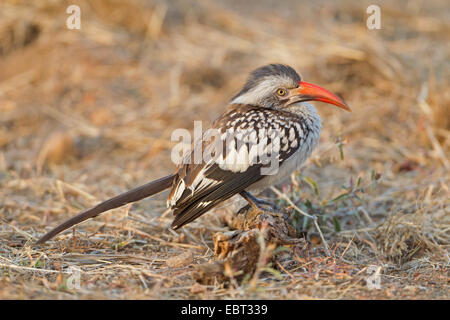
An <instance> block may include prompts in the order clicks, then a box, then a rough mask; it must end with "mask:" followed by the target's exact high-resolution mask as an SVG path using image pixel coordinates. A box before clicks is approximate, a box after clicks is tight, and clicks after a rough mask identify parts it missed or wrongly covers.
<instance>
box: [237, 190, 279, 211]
mask: <svg viewBox="0 0 450 320" xmlns="http://www.w3.org/2000/svg"><path fill="white" fill-rule="evenodd" d="M239 194H240V195H241V197H242V198H244V199H245V200H247V202H248V203H249V205H250V206H252V208H253V209H256V210H260V211H267V208H264V207H263V206H264V205H265V206H270V207H271V208H272V209H276V208H277V206H276V205H275V204H273V203H271V202H269V201H266V200H262V199H258V198H256V197H255V196H253V195H252V194H251V193H250V192H247V191H241V192H240V193H239ZM244 208H245V207H244Z"/></svg>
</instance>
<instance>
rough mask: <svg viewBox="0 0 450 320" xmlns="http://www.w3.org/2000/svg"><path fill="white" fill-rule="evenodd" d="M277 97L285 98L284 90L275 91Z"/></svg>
mask: <svg viewBox="0 0 450 320" xmlns="http://www.w3.org/2000/svg"><path fill="white" fill-rule="evenodd" d="M277 95H279V96H280V97H282V96H285V95H286V90H285V89H282V88H280V89H277Z"/></svg>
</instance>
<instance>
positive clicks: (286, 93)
mask: <svg viewBox="0 0 450 320" xmlns="http://www.w3.org/2000/svg"><path fill="white" fill-rule="evenodd" d="M311 101H319V102H324V103H327V104H330V105H334V106H337V107H339V108H342V109H344V110H346V111H351V109H350V107H349V106H348V105H347V103H346V102H345V101H344V100H343V99H342V98H340V97H338V96H337V95H335V94H333V93H331V92H330V91H328V90H326V89H324V88H322V87H320V86H318V85H315V84H312V83H309V82H306V81H304V80H303V79H302V78H301V77H300V75H299V74H298V73H297V72H296V71H295V69H293V68H292V67H290V66H288V65H285V64H269V65H265V66H262V67H259V68H257V69H255V70H254V71H253V72H251V73H250V75H249V76H248V78H247V81H246V82H245V84H244V86H243V87H242V89H241V90H240V91H239V92H238V93H237V94H236V95H235V96H234V97H233V98H232V99H231V101H230V103H229V105H228V106H227V108H226V110H225V111H224V112H223V114H222V115H221V116H219V117H218V118H217V119H216V120H215V121H214V122H213V123H212V125H211V127H210V128H209V129H208V130H206V131H205V132H204V133H203V135H202V137H201V139H199V141H197V142H195V143H194V144H193V148H192V150H190V151H189V152H186V154H185V155H184V156H183V158H182V161H180V163H179V164H178V165H177V168H176V170H175V172H174V173H173V174H170V175H167V176H165V177H162V178H159V179H157V180H154V181H151V182H149V183H147V184H144V185H142V186H140V187H137V188H135V189H132V190H130V191H127V192H125V193H122V194H120V195H118V196H115V197H113V198H111V199H108V200H106V201H104V202H102V203H100V204H98V205H96V206H95V207H92V208H90V209H87V210H85V211H83V212H81V213H80V214H78V215H76V216H74V217H72V218H70V219H69V220H67V221H65V222H63V223H62V224H60V225H58V226H57V227H55V228H54V229H52V230H51V231H49V232H48V233H47V234H45V235H44V236H42V237H41V238H40V239H39V240H38V241H37V242H36V243H37V244H42V243H44V242H46V241H47V240H49V239H51V238H53V237H54V236H55V235H57V234H59V233H60V232H62V231H64V230H66V229H68V228H70V227H72V226H74V225H77V224H79V223H81V222H83V221H85V220H87V219H90V218H94V217H96V216H98V215H99V214H100V213H102V212H105V211H108V210H111V209H114V208H117V207H120V206H123V205H125V204H128V203H132V202H135V201H139V200H141V199H144V198H147V197H149V196H152V195H155V194H157V193H159V192H161V191H163V190H166V189H169V188H171V191H170V193H169V196H168V199H167V206H168V208H169V209H170V210H171V211H172V213H173V215H174V220H173V222H172V225H171V227H172V228H173V229H174V230H176V229H178V228H181V227H182V226H184V225H186V224H187V223H190V222H192V221H193V220H195V219H197V218H198V217H200V216H201V215H203V214H204V213H206V212H208V211H210V210H211V209H213V208H214V207H216V206H217V205H218V204H220V203H222V202H224V201H225V200H227V199H229V198H231V197H233V196H235V195H240V196H241V197H242V198H244V199H245V200H246V201H247V202H248V205H250V206H252V207H253V208H258V209H261V208H263V207H264V206H265V205H267V204H270V202H267V201H265V200H262V199H258V198H257V197H256V196H255V195H254V194H258V193H259V192H261V191H262V190H264V189H266V188H268V187H270V186H273V185H276V184H277V183H280V182H282V181H283V180H284V179H285V178H287V177H288V176H290V175H291V174H292V172H294V171H295V170H296V169H297V168H298V167H299V166H300V165H301V164H302V163H303V162H304V161H305V160H306V159H307V158H308V157H309V156H310V155H311V153H312V151H313V150H314V148H315V147H316V146H317V145H318V142H319V137H320V132H321V129H322V123H321V118H320V116H319V114H318V111H317V109H316V108H315V106H314V105H313V104H311ZM197 152H200V154H201V155H203V156H202V157H200V160H199V159H194V158H195V154H196V153H197ZM206 155H207V156H206ZM194 160H196V161H194Z"/></svg>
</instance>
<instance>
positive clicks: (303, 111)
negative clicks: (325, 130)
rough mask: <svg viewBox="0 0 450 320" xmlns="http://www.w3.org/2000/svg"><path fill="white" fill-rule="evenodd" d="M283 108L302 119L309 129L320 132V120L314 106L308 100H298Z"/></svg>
mask: <svg viewBox="0 0 450 320" xmlns="http://www.w3.org/2000/svg"><path fill="white" fill-rule="evenodd" d="M284 110H286V111H288V112H291V113H293V114H295V115H296V116H297V117H299V118H300V119H302V120H303V121H304V122H305V124H306V125H307V126H308V127H310V129H311V130H315V131H316V130H317V131H318V132H320V130H321V129H322V121H321V119H320V116H319V113H318V112H317V109H316V107H314V105H312V104H311V103H308V102H300V103H295V104H292V105H290V106H288V107H286V108H285V109H284Z"/></svg>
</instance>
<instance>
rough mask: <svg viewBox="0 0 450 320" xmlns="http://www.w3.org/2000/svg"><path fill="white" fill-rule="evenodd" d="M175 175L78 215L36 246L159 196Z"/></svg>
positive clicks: (116, 197)
mask: <svg viewBox="0 0 450 320" xmlns="http://www.w3.org/2000/svg"><path fill="white" fill-rule="evenodd" d="M174 177H175V175H174V174H172V175H169V176H166V177H163V178H160V179H157V180H154V181H152V182H149V183H147V184H144V185H143V186H140V187H137V188H135V189H132V190H130V191H127V192H124V193H122V194H119V195H118V196H115V197H114V198H111V199H108V200H106V201H103V202H102V203H99V204H98V205H96V206H95V207H93V208H90V209H88V210H86V211H83V212H81V213H80V214H78V215H76V216H75V217H73V218H70V219H69V220H67V221H65V222H63V223H62V224H60V225H59V226H57V227H56V228H54V229H53V230H51V231H50V232H48V233H47V234H46V235H44V236H43V237H42V238H40V239H39V240H38V241H37V242H36V244H40V243H44V242H46V241H47V240H49V239H51V238H53V237H54V236H56V235H57V234H58V233H60V232H62V231H64V230H66V229H69V228H70V227H72V226H74V225H76V224H79V223H80V222H83V221H85V220H87V219H90V218H94V217H96V216H98V215H99V214H100V213H102V212H105V211H108V210H111V209H114V208H117V207H120V206H123V205H125V204H127V203H130V202H135V201H139V200H141V199H144V198H147V197H150V196H152V195H154V194H157V193H159V192H161V191H163V190H165V189H167V188H169V187H171V186H172V181H173V179H174Z"/></svg>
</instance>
